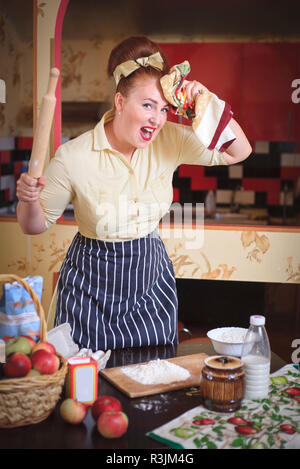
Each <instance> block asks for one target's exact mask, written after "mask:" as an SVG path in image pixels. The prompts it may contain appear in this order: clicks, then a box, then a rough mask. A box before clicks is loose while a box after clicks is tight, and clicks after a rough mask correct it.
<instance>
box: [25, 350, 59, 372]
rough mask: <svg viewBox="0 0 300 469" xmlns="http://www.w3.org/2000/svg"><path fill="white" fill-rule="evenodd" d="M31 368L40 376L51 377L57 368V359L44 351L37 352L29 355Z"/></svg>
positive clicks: (52, 354)
mask: <svg viewBox="0 0 300 469" xmlns="http://www.w3.org/2000/svg"><path fill="white" fill-rule="evenodd" d="M31 362H32V367H33V368H34V369H35V370H37V371H38V372H39V373H41V375H51V374H52V373H55V371H57V370H58V368H59V364H60V362H59V358H58V356H57V355H54V353H50V352H47V351H46V350H37V351H36V352H34V353H33V354H32V355H31Z"/></svg>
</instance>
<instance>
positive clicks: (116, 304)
mask: <svg viewBox="0 0 300 469" xmlns="http://www.w3.org/2000/svg"><path fill="white" fill-rule="evenodd" d="M177 306H178V302H177V291H176V282H175V277H174V270H173V265H172V262H171V260H170V259H169V257H168V254H167V252H166V248H165V245H164V243H163V241H162V239H161V238H160V236H159V234H158V232H157V230H155V231H154V232H153V233H151V234H149V235H148V236H146V237H143V238H139V239H134V240H131V241H121V242H110V241H101V240H96V239H90V238H86V237H84V236H82V235H81V234H80V233H77V234H76V236H75V238H74V239H73V241H72V243H71V245H70V247H69V249H68V252H67V255H66V258H65V260H64V262H63V264H62V267H61V270H60V274H59V280H58V296H57V308H56V318H55V326H58V325H59V324H61V323H64V322H68V323H69V324H70V325H71V329H72V337H73V340H74V341H75V342H76V343H77V344H78V345H79V346H80V347H84V348H90V349H92V350H93V351H95V350H109V349H110V350H114V349H118V348H126V347H140V346H149V345H168V344H176V343H177Z"/></svg>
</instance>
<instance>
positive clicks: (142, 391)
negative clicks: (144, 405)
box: [100, 353, 208, 397]
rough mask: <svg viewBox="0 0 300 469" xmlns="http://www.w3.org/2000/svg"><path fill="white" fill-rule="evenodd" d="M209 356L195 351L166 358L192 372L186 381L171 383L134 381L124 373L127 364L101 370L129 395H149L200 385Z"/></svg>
mask: <svg viewBox="0 0 300 469" xmlns="http://www.w3.org/2000/svg"><path fill="white" fill-rule="evenodd" d="M207 357H208V355H206V354H205V353H195V354H193V355H186V356H183V357H176V358H169V359H168V360H166V361H169V362H171V363H175V365H178V366H181V367H183V368H185V369H187V370H188V371H189V372H190V377H189V378H188V379H186V380H184V381H175V382H173V383H169V384H142V383H139V382H137V381H134V380H133V379H131V378H129V376H127V375H125V373H123V371H122V368H125V366H118V367H115V368H106V369H104V370H101V372H100V374H101V375H102V376H103V377H104V378H106V379H107V380H108V381H109V382H110V383H111V384H113V385H114V386H115V387H116V388H118V389H119V390H120V391H122V392H123V393H124V394H127V396H129V397H142V396H149V395H151V394H159V393H162V392H169V391H174V390H175V389H182V388H188V387H191V386H199V385H200V374H201V370H202V368H203V366H204V360H205V358H207ZM162 361H163V360H162ZM147 363H148V362H146V363H138V364H137V363H135V364H133V365H126V367H127V366H129V367H134V366H137V365H146V364H147Z"/></svg>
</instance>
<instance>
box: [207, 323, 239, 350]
mask: <svg viewBox="0 0 300 469" xmlns="http://www.w3.org/2000/svg"><path fill="white" fill-rule="evenodd" d="M247 330H248V329H245V328H243V327H218V328H216V329H211V330H210V331H208V332H207V337H208V338H209V339H210V340H211V343H212V345H213V347H214V349H215V351H216V352H217V353H219V354H221V355H232V356H234V357H240V356H241V355H242V348H243V344H244V340H245V336H246V334H247Z"/></svg>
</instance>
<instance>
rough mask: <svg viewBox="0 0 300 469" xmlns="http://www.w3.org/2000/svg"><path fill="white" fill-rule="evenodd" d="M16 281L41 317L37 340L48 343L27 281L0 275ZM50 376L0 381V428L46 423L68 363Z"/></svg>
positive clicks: (3, 279) (38, 306)
mask: <svg viewBox="0 0 300 469" xmlns="http://www.w3.org/2000/svg"><path fill="white" fill-rule="evenodd" d="M15 281H17V282H18V283H20V284H21V285H22V286H23V287H24V288H25V290H27V292H28V293H29V294H30V296H31V298H32V300H33V303H34V306H35V309H36V312H37V314H38V315H39V317H40V322H41V328H40V340H41V341H47V326H46V321H45V315H44V310H43V307H42V305H41V303H40V300H39V298H38V296H37V294H36V293H35V291H34V290H33V289H32V288H31V287H30V286H29V285H28V283H27V282H26V281H24V280H23V279H21V278H20V277H18V276H16V275H10V274H8V275H0V282H1V283H3V282H10V283H13V282H15ZM57 355H58V357H59V358H60V361H61V366H60V368H59V370H57V371H56V372H55V373H53V374H52V375H40V376H34V377H28V378H26V377H25V378H13V379H1V380H0V428H14V427H21V426H24V425H30V424H33V423H38V422H41V421H42V420H45V419H46V418H47V417H48V416H49V415H50V414H51V412H52V411H53V410H54V408H55V406H56V404H57V402H58V400H59V398H60V395H61V392H62V388H63V385H64V382H65V377H66V373H67V369H68V365H67V361H66V360H65V359H64V358H63V357H62V356H61V355H60V354H57Z"/></svg>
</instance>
